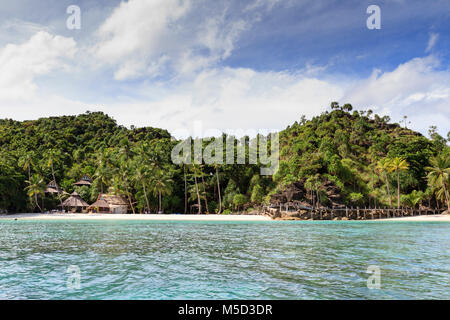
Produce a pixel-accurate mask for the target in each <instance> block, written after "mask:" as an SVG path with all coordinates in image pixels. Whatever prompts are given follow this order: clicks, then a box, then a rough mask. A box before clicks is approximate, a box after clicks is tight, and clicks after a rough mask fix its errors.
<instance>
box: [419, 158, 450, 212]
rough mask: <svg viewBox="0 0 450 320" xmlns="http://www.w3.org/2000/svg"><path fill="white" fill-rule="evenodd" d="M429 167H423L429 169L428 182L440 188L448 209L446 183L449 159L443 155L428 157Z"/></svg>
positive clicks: (449, 176) (449, 207) (449, 204)
mask: <svg viewBox="0 0 450 320" xmlns="http://www.w3.org/2000/svg"><path fill="white" fill-rule="evenodd" d="M430 164H431V166H430V167H425V170H427V171H429V173H428V175H427V177H428V184H429V185H430V186H431V187H432V188H434V189H441V190H442V191H443V194H444V196H445V199H446V201H447V210H450V202H449V194H448V193H449V192H448V183H449V178H450V159H449V158H448V157H446V156H445V155H438V156H436V157H434V158H431V159H430Z"/></svg>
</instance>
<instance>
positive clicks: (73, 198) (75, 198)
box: [59, 192, 89, 208]
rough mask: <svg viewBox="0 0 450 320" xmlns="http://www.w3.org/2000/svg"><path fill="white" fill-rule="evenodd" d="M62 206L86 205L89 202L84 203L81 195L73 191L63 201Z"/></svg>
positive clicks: (82, 206)
mask: <svg viewBox="0 0 450 320" xmlns="http://www.w3.org/2000/svg"><path fill="white" fill-rule="evenodd" d="M59 206H61V205H59ZM62 206H63V207H81V208H84V207H88V206H89V204H88V203H86V202H85V201H84V200H83V199H81V197H80V196H79V195H78V193H76V192H74V193H72V194H71V195H70V197H69V198H67V199H66V200H65V201H64V202H63V203H62Z"/></svg>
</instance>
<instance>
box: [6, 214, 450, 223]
mask: <svg viewBox="0 0 450 320" xmlns="http://www.w3.org/2000/svg"><path fill="white" fill-rule="evenodd" d="M19 219H20V220H27V221H42V220H66V221H70V220H84V221H86V220H91V221H108V220H110V221H113V220H135V221H139V220H143V221H227V222H234V221H293V220H274V219H272V218H270V217H269V216H262V215H250V214H247V215H244V214H243V215H215V214H200V215H197V214H195V215H185V214H81V213H78V214H73V213H51V214H41V213H19V214H10V215H5V214H1V215H0V221H2V220H19ZM297 221H312V220H297ZM314 221H330V220H314ZM337 221H340V222H342V221H353V222H354V221H377V222H380V221H387V222H389V221H403V222H407V221H415V222H430V221H431V222H450V215H448V214H439V215H427V216H413V217H397V218H388V219H374V220H372V219H367V220H337Z"/></svg>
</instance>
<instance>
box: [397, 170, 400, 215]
mask: <svg viewBox="0 0 450 320" xmlns="http://www.w3.org/2000/svg"><path fill="white" fill-rule="evenodd" d="M397 209H400V171H399V170H398V169H397Z"/></svg>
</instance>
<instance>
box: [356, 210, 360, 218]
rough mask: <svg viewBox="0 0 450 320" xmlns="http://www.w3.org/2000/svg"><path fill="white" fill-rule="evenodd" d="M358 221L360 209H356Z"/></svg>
mask: <svg viewBox="0 0 450 320" xmlns="http://www.w3.org/2000/svg"><path fill="white" fill-rule="evenodd" d="M356 220H359V207H356Z"/></svg>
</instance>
